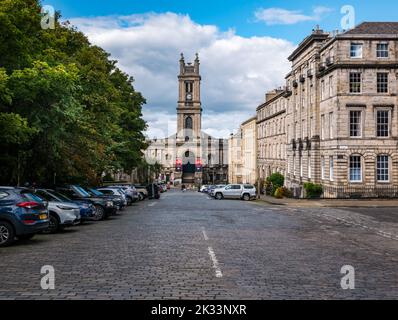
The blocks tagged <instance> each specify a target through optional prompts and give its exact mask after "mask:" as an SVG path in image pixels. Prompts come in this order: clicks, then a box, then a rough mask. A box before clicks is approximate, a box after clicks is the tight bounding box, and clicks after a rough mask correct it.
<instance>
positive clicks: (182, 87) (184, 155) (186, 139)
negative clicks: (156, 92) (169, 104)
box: [145, 54, 228, 185]
mask: <svg viewBox="0 0 398 320" xmlns="http://www.w3.org/2000/svg"><path fill="white" fill-rule="evenodd" d="M200 83H201V76H200V62H199V57H198V55H196V59H195V61H194V63H185V59H184V56H183V55H182V54H181V59H180V73H179V76H178V106H177V133H176V134H173V135H172V136H170V137H168V138H164V139H151V140H148V144H149V147H148V148H147V150H146V151H145V157H146V160H147V162H148V163H152V164H153V163H156V162H157V163H159V164H161V166H162V169H161V174H160V177H159V179H160V180H164V181H170V182H175V183H185V184H195V185H201V184H203V183H226V182H227V179H228V141H227V140H226V139H216V138H214V137H211V136H210V135H208V134H206V133H205V132H203V131H202V111H203V109H202V104H201V96H200Z"/></svg>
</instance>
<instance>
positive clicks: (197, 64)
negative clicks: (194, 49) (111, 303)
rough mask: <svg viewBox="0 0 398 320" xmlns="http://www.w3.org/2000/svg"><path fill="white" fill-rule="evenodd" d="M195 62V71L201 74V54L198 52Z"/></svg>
mask: <svg viewBox="0 0 398 320" xmlns="http://www.w3.org/2000/svg"><path fill="white" fill-rule="evenodd" d="M195 57H196V58H195V63H194V65H195V73H196V74H199V66H200V62H199V54H198V53H196V54H195Z"/></svg>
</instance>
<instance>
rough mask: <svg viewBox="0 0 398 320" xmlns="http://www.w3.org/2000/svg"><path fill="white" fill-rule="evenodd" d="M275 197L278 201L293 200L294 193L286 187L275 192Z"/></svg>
mask: <svg viewBox="0 0 398 320" xmlns="http://www.w3.org/2000/svg"><path fill="white" fill-rule="evenodd" d="M274 197H275V198H277V199H282V198H292V197H293V194H292V192H291V191H290V190H289V189H288V188H286V187H279V188H277V189H276V190H275V193H274Z"/></svg>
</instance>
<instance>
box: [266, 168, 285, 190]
mask: <svg viewBox="0 0 398 320" xmlns="http://www.w3.org/2000/svg"><path fill="white" fill-rule="evenodd" d="M267 183H268V184H269V187H270V188H271V195H275V191H276V189H278V188H281V187H283V185H284V184H285V177H284V176H283V175H281V174H280V173H274V174H272V175H270V176H269V177H268V178H267Z"/></svg>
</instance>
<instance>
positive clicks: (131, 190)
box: [103, 185, 140, 206]
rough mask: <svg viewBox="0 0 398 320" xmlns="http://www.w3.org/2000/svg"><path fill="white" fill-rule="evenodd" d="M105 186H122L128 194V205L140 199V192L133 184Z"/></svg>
mask: <svg viewBox="0 0 398 320" xmlns="http://www.w3.org/2000/svg"><path fill="white" fill-rule="evenodd" d="M103 188H120V189H122V190H123V191H124V193H125V195H126V200H127V205H128V206H131V205H132V204H133V203H134V202H137V201H138V200H140V197H139V195H138V192H137V190H136V188H135V187H134V186H133V185H112V186H106V187H105V186H104V187H103Z"/></svg>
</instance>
